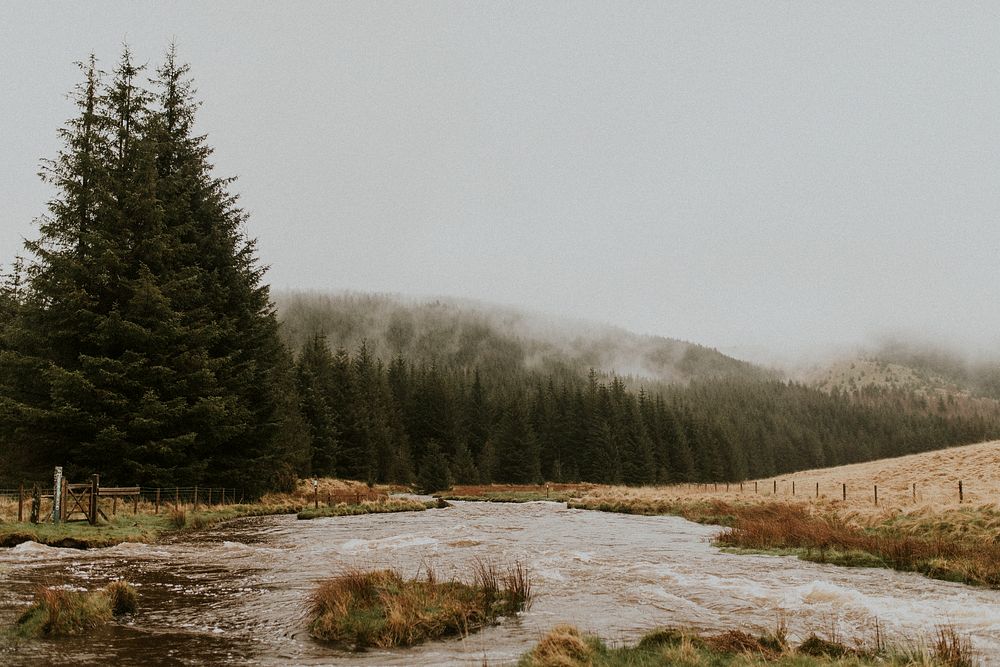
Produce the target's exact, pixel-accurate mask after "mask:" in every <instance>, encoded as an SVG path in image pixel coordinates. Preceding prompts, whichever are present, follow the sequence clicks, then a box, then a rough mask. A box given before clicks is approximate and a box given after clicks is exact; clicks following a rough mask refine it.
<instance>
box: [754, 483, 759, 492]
mask: <svg viewBox="0 0 1000 667" xmlns="http://www.w3.org/2000/svg"><path fill="white" fill-rule="evenodd" d="M753 492H754V493H758V491H757V482H754V483H753Z"/></svg>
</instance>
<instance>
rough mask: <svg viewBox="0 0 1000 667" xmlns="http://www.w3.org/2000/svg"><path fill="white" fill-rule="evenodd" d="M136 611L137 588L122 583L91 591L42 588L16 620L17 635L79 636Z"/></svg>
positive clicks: (31, 636)
mask: <svg viewBox="0 0 1000 667" xmlns="http://www.w3.org/2000/svg"><path fill="white" fill-rule="evenodd" d="M137 608H138V595H137V594H136V592H135V589H134V588H132V587H131V586H129V585H128V584H127V583H125V582H122V581H116V582H114V583H112V584H109V585H108V586H107V587H106V588H103V589H101V590H97V591H89V592H83V591H70V590H65V589H61V588H45V587H40V588H39V589H38V590H37V591H36V593H35V601H34V603H32V605H31V606H30V607H29V608H28V609H27V610H26V611H25V612H24V613H23V614H21V616H20V617H19V618H18V619H17V623H16V626H15V632H16V634H17V635H19V636H21V637H24V638H38V637H61V636H66V635H77V634H80V633H82V632H85V631H88V630H93V629H96V628H99V627H101V626H104V625H107V624H108V623H109V622H111V620H112V619H113V618H115V617H116V616H122V615H124V614H131V613H135V611H136V609H137Z"/></svg>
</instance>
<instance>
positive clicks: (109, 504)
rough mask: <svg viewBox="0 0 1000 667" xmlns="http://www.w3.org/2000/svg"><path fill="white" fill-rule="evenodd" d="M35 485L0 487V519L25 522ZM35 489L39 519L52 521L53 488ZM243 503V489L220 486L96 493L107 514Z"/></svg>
mask: <svg viewBox="0 0 1000 667" xmlns="http://www.w3.org/2000/svg"><path fill="white" fill-rule="evenodd" d="M35 486H36V485H34V484H31V485H29V484H25V485H24V486H22V487H20V488H16V489H14V488H0V520H2V521H27V520H28V517H29V514H30V512H31V505H32V497H33V494H34V488H35ZM73 486H78V485H73ZM79 486H82V485H79ZM37 487H38V494H39V501H40V502H39V512H38V516H39V517H40V518H41V519H42V520H46V518H51V516H52V511H53V502H52V488H51V487H50V486H42V485H40V484H39V485H37ZM245 500H246V498H245V497H244V494H243V490H242V489H239V488H233V487H222V486H169V487H167V486H164V487H153V486H142V487H99V491H98V502H99V505H100V507H101V509H102V511H104V512H105V513H106V514H109V515H116V514H119V513H121V512H125V511H128V512H133V513H137V512H139V511H142V512H147V513H148V512H153V513H159V512H161V511H167V510H169V509H180V508H197V509H201V508H210V507H218V506H223V505H234V504H242V503H243V502H244V501H245ZM74 509H77V508H76V507H75V506H74V503H73V502H72V500H70V501H69V502H67V511H69V512H72V511H73V510H74Z"/></svg>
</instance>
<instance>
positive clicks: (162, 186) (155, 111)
mask: <svg viewBox="0 0 1000 667" xmlns="http://www.w3.org/2000/svg"><path fill="white" fill-rule="evenodd" d="M82 68H83V71H84V82H83V83H82V84H81V85H80V86H79V87H78V89H77V90H76V91H75V94H74V101H75V103H76V106H77V111H78V113H77V116H76V117H75V118H73V119H72V120H70V121H69V122H68V123H67V125H66V127H65V128H64V129H63V130H62V131H61V132H60V135H61V137H62V139H63V144H64V147H63V149H62V150H61V151H60V153H59V155H58V156H57V157H56V159H54V160H52V161H49V162H46V163H45V166H44V171H43V177H44V178H45V179H46V180H47V181H48V182H49V183H51V184H52V185H53V186H54V188H55V190H56V196H55V197H54V198H53V200H52V202H51V203H50V205H49V214H48V216H46V217H45V218H43V219H42V222H41V225H40V237H39V239H37V240H35V241H32V242H29V243H28V244H27V248H28V249H29V250H30V251H31V252H32V253H33V255H34V258H35V261H34V263H33V264H32V266H31V267H30V269H29V289H28V291H27V294H26V296H25V298H24V300H23V305H22V306H21V307H20V310H19V316H18V320H17V323H16V325H15V326H14V329H15V333H14V334H13V335H11V336H9V339H10V344H9V346H8V349H7V350H4V351H3V352H2V353H0V375H4V376H5V377H7V378H9V379H7V380H5V381H4V383H3V385H2V386H0V431H2V433H3V437H4V439H6V440H9V441H13V442H21V443H22V444H23V443H25V442H26V441H29V440H30V441H31V442H32V443H33V449H34V450H35V451H34V454H35V456H34V457H33V461H32V464H33V467H35V468H36V469H37V468H40V467H41V466H47V465H51V464H65V465H66V466H67V467H68V473H69V474H70V475H79V474H88V473H90V472H100V473H102V474H103V475H104V476H105V478H106V479H109V481H113V482H120V483H141V484H171V483H174V484H198V483H206V482H207V483H216V484H219V483H222V484H227V485H230V486H240V487H242V488H244V489H245V491H246V492H247V493H249V494H251V495H252V494H256V493H259V492H261V491H263V490H264V489H266V488H270V487H273V486H275V485H278V484H283V485H288V484H290V483H291V481H292V480H293V479H294V476H295V473H296V472H298V471H299V470H300V469H302V468H303V467H304V466H307V465H308V460H307V459H308V446H307V445H308V438H307V437H306V433H305V430H304V427H303V424H302V422H301V419H300V418H299V415H298V412H297V411H298V407H297V405H296V401H295V400H289V398H288V396H289V393H290V388H291V389H292V391H293V389H294V388H293V386H292V384H291V378H292V375H291V372H292V366H291V361H290V357H289V355H288V353H287V351H286V350H285V349H284V347H283V345H282V344H281V342H280V340H279V338H278V324H277V320H276V318H275V314H274V310H273V307H272V306H271V304H270V299H269V295H268V288H267V286H266V285H265V284H263V283H262V276H263V269H262V268H261V267H259V266H258V264H257V261H256V257H255V249H254V244H253V242H252V241H248V240H247V239H246V238H245V237H244V235H243V232H242V226H243V223H244V220H245V215H244V213H243V212H242V211H241V210H240V209H239V208H238V206H237V205H236V198H235V196H234V195H232V194H231V193H229V192H228V185H229V183H230V181H228V180H225V179H219V178H216V177H214V176H213V175H212V166H211V164H210V163H209V162H208V159H209V156H210V155H211V149H210V148H209V147H208V146H207V143H206V141H205V138H204V137H202V136H198V135H196V134H195V133H194V131H193V128H194V116H195V111H196V109H197V106H198V105H197V103H196V102H195V101H194V99H193V88H192V86H191V83H190V81H189V80H188V78H187V67H186V66H183V65H180V64H178V62H177V59H176V55H175V53H174V51H173V49H171V50H170V52H169V53H168V55H167V58H166V62H165V64H164V65H163V67H161V68H160V69H159V70H158V71H157V76H156V78H155V79H154V81H153V90H152V91H150V90H148V89H147V87H145V86H144V85H143V83H142V81H141V78H142V76H143V69H142V67H139V66H136V65H135V64H134V62H133V60H132V57H131V54H130V53H129V51H128V49H126V50H125V51H124V53H123V55H122V58H121V60H120V61H119V64H118V66H117V67H116V69H115V71H114V75H113V77H112V79H111V81H110V82H109V83H108V84H105V83H104V81H103V79H102V75H101V72H100V71H99V70H98V68H97V65H96V61H95V59H94V58H91V59H90V60H89V62H87V63H85V64H83V65H82ZM291 395H292V396H294V393H292V394H291Z"/></svg>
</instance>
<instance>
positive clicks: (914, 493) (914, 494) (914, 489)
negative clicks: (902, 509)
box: [913, 482, 917, 502]
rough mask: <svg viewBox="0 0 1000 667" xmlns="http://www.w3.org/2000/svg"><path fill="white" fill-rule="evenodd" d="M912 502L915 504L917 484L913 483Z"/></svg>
mask: <svg viewBox="0 0 1000 667" xmlns="http://www.w3.org/2000/svg"><path fill="white" fill-rule="evenodd" d="M913 502H917V483H916V482H914V483H913Z"/></svg>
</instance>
